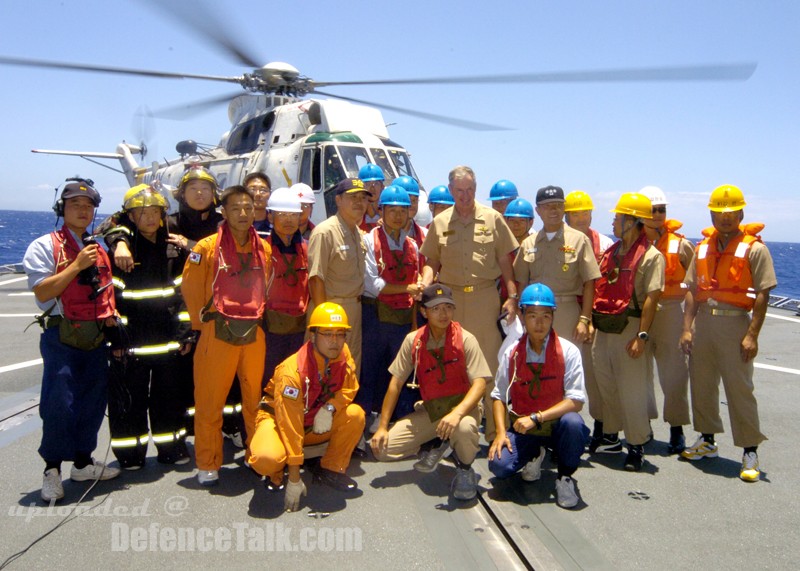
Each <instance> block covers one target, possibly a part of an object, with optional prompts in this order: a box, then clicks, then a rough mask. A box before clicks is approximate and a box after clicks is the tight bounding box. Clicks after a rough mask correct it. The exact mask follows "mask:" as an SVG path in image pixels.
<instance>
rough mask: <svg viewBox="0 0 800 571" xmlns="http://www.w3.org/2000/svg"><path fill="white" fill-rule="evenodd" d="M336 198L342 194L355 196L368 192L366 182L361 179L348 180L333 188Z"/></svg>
mask: <svg viewBox="0 0 800 571" xmlns="http://www.w3.org/2000/svg"><path fill="white" fill-rule="evenodd" d="M333 190H334V192H335V193H336V196H339V195H340V194H353V193H356V192H367V189H366V188H364V181H362V180H361V179H360V178H346V179H344V180H343V181H341V182H340V183H339V184H337V185H336V186H335V187H334V188H333Z"/></svg>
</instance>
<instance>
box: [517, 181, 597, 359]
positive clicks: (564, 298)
mask: <svg viewBox="0 0 800 571" xmlns="http://www.w3.org/2000/svg"><path fill="white" fill-rule="evenodd" d="M536 213H537V214H538V215H539V218H541V220H542V224H543V225H544V227H543V228H542V229H541V230H539V231H538V232H537V233H536V234H533V235H531V236H528V237H527V238H526V239H525V240H523V242H522V244H520V247H519V251H518V252H517V257H516V259H515V260H514V278H515V279H516V280H517V283H518V284H519V285H520V287H521V288H523V289H524V288H525V287H526V286H528V285H529V284H532V283H537V282H538V283H543V284H545V285H546V286H547V287H549V288H550V289H551V290H552V291H553V293H554V294H555V296H556V303H557V304H558V311H556V312H555V314H554V315H555V320H554V322H553V328H554V329H555V330H556V333H559V334H560V335H561V336H562V337H564V338H566V339H570V340H571V341H573V342H574V343H575V344H576V345H578V346H580V345H582V344H583V343H584V342H585V341H586V340H587V339H589V323H590V322H591V319H590V316H591V314H592V301H593V300H594V280H596V279H597V278H599V277H600V269H599V268H598V266H597V260H596V259H595V257H594V254H593V253H592V244H591V242H589V239H588V238H587V237H586V236H585V235H584V234H583V233H582V232H579V231H577V230H574V229H573V228H570V227H569V226H567V225H566V224H564V191H563V190H561V188H559V187H557V186H546V187H544V188H540V189H539V191H538V192H537V193H536ZM579 296H580V297H581V303H580V304H579V303H578V297H579Z"/></svg>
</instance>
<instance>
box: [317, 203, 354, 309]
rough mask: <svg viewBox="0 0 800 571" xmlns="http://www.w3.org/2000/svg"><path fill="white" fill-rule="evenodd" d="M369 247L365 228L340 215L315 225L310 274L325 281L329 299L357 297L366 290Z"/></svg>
mask: <svg viewBox="0 0 800 571" xmlns="http://www.w3.org/2000/svg"><path fill="white" fill-rule="evenodd" d="M365 256H366V249H365V248H364V242H363V241H362V240H361V231H360V230H359V229H358V228H355V229H353V230H351V229H350V227H349V226H348V225H347V224H346V223H345V221H344V220H343V219H342V217H341V216H340V215H339V214H336V216H331V217H330V218H328V219H327V220H324V221H323V222H321V223H320V224H319V225H317V226H316V227H315V228H314V231H313V232H312V233H311V239H310V240H309V241H308V266H309V267H308V277H309V278H312V277H317V278H319V279H321V280H322V281H323V282H324V284H325V295H326V297H327V298H329V299H330V298H356V297H358V296H359V295H361V293H362V291H363V290H364V271H365V267H366V263H365V261H364V260H365Z"/></svg>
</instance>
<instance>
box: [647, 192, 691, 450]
mask: <svg viewBox="0 0 800 571" xmlns="http://www.w3.org/2000/svg"><path fill="white" fill-rule="evenodd" d="M639 192H640V193H642V194H644V195H645V196H646V197H647V198H649V199H650V203H651V204H652V205H653V219H652V220H645V222H644V227H645V232H647V239H648V240H650V242H652V244H653V245H654V246H655V247H656V248H658V251H659V252H661V254H662V255H663V256H664V261H665V266H664V267H665V270H664V291H663V292H662V293H661V298H660V299H659V303H658V311H656V315H655V317H654V318H653V325H652V326H651V327H650V331H649V333H650V341H649V342H648V343H647V352H648V355H647V358H648V362H649V363H650V366H651V367H652V364H653V360H655V364H656V366H657V367H658V382H659V384H660V385H661V390H662V391H663V393H664V421H665V422H667V423H669V432H670V434H669V446H668V447H667V451H668V452H669V453H670V454H680V453H681V452H683V450H684V449H685V448H686V437H685V436H684V434H683V425H684V424H689V363H688V359H687V358H686V355H684V354H683V352H682V351H681V348H680V344H679V341H680V337H681V331H683V306H682V304H683V299H684V298H685V297H686V292H687V286H686V284H685V283H683V279H684V277H686V270H687V268H688V267H689V264H690V263H691V262H692V258H694V244H692V243H691V242H690V241H689V240H687V239H686V238H684V237H683V235H682V234H678V233H677V231H678V230H679V229H680V228H681V226H683V224H682V223H680V222H678V221H677V220H672V219H670V220H667V197H666V196H664V192H663V191H662V190H661V189H660V188H658V187H657V186H646V187H644V188H643V189H641V190H640V191H639ZM653 400H655V395H654V398H653Z"/></svg>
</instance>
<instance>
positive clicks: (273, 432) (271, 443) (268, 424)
mask: <svg viewBox="0 0 800 571" xmlns="http://www.w3.org/2000/svg"><path fill="white" fill-rule="evenodd" d="M309 343H310V341H309ZM304 349H305V346H303V348H301V349H300V350H301V351H303V350H304ZM314 358H315V359H316V360H317V368H318V370H320V371H322V370H324V369H325V363H324V359H323V357H322V355H320V354H319V353H318V352H317V351H316V350H314ZM343 359H345V360H346V361H347V365H348V366H347V368H346V372H345V373H344V375H345V377H344V382H343V384H342V388H341V389H340V390H338V391H336V393H334V396H333V398H331V399H330V400H329V401H328V403H330V404H332V405H333V406H334V407H335V408H336V412H335V413H334V415H333V425H332V427H331V431H330V432H326V433H324V434H314V433H313V432H311V431H309V432H306V431H305V428H304V426H303V419H304V416H305V413H304V408H305V401H306V399H305V396H306V391H305V382H304V379H300V376H299V374H298V366H297V353H295V354H294V355H292V356H290V357H289V358H287V359H286V360H285V361H284V362H283V363H281V364H280V365H278V366H277V368H276V369H275V374H274V375H273V376H272V379H270V381H269V383H267V387H266V388H265V389H264V393H265V397H264V401H263V402H264V404H265V407H263V408H262V409H261V410H259V411H258V413H257V415H256V432H255V436H253V439H252V441H251V442H250V458H249V462H250V465H251V466H252V467H253V469H254V470H255V471H256V472H258V473H259V474H261V475H262V476H267V477H269V478H270V479H272V481H273V482H276V483H278V482H280V481H281V480H282V479H283V468H284V466H286V464H289V465H290V466H299V465H301V464H302V463H303V459H304V456H303V446H308V445H312V444H319V443H321V442H328V441H329V442H330V444H329V445H328V449H327V451H326V452H325V455H324V456H323V457H322V460H321V462H320V465H321V466H322V467H323V468H327V469H328V470H332V471H334V472H338V473H344V472H345V470H347V466H348V465H349V464H350V456H352V454H353V450H354V449H355V447H356V444H358V441H359V439H360V438H361V434H362V433H363V432H364V423H365V420H364V409H362V408H361V407H360V406H358V405H357V404H352V402H353V398H354V397H355V395H356V392H358V379H357V378H356V374H355V362H354V361H353V358H352V356H351V355H350V348H349V347H348V346H347V344H345V345H344V348H343V349H342V353H341V355H339V357H337V358H336V359H335V360H334V361H331V362H337V361H340V360H343ZM312 382H315V381H312ZM316 382H318V381H316ZM286 387H290V390H289V391H286V390H285V389H286ZM292 389H295V390H292ZM285 394H295V395H297V396H296V398H289V397H287V396H284V395H285ZM264 408H267V409H268V410H264ZM269 409H271V410H269Z"/></svg>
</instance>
